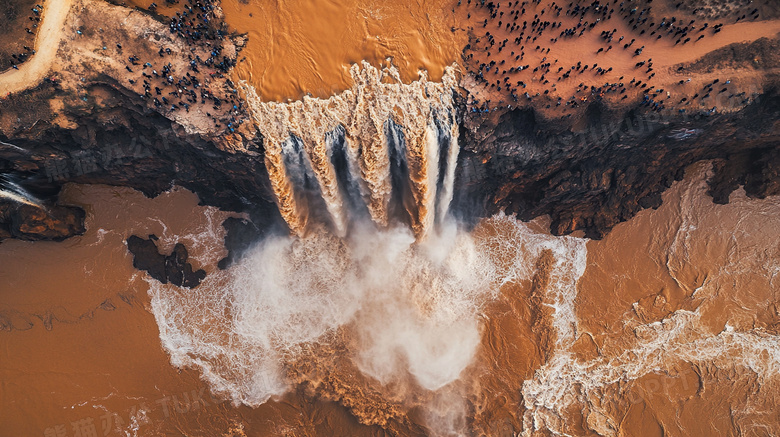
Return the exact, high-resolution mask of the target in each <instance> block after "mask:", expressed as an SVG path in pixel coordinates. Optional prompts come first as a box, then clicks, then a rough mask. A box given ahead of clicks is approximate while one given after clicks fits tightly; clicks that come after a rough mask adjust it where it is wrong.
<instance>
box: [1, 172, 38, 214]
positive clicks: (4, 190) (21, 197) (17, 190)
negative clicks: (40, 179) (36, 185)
mask: <svg viewBox="0 0 780 437" xmlns="http://www.w3.org/2000/svg"><path fill="white" fill-rule="evenodd" d="M0 199H7V200H10V201H11V202H15V203H21V204H24V205H30V206H34V207H36V208H43V206H41V202H40V201H39V200H38V199H36V198H35V196H33V195H32V194H30V193H28V192H27V190H25V189H24V187H22V186H21V185H19V184H17V183H16V182H14V181H12V180H10V179H8V178H7V177H5V176H3V177H0Z"/></svg>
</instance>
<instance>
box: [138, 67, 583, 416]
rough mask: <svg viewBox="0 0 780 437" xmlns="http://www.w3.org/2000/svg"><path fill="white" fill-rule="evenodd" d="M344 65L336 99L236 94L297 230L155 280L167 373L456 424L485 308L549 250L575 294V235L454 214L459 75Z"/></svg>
mask: <svg viewBox="0 0 780 437" xmlns="http://www.w3.org/2000/svg"><path fill="white" fill-rule="evenodd" d="M352 75H353V78H354V80H355V84H354V86H353V88H352V89H351V90H348V91H346V92H344V93H342V94H341V95H338V96H335V97H332V98H330V99H328V100H321V99H315V98H304V99H303V100H302V101H299V102H294V103H287V104H282V103H265V102H261V101H260V99H259V98H258V97H257V96H256V95H255V94H254V92H253V90H252V89H251V87H249V86H246V92H247V94H248V96H249V101H250V103H251V108H252V110H253V115H254V118H255V120H256V122H257V126H258V129H259V130H260V131H261V132H262V134H263V136H264V144H265V149H266V150H265V157H266V158H265V159H266V165H267V167H268V173H269V177H270V182H271V185H272V187H273V190H274V193H275V194H276V198H277V202H278V205H279V209H280V210H281V212H282V216H283V218H284V219H285V221H286V222H287V224H288V226H289V228H290V230H291V233H290V235H281V236H274V237H269V238H267V239H265V240H264V241H263V242H261V243H260V244H259V245H258V246H257V247H256V248H255V249H254V250H253V251H252V252H251V253H250V254H248V255H246V256H245V257H244V258H243V259H242V260H241V261H240V262H239V263H238V264H236V265H234V266H233V267H231V268H229V269H228V270H226V271H222V272H217V273H214V274H211V275H209V276H208V277H207V278H206V280H205V281H204V282H203V283H202V284H201V285H200V286H199V287H198V288H196V289H192V290H187V291H186V292H181V290H180V289H177V288H176V287H174V286H172V285H170V284H160V283H157V282H154V281H150V286H151V291H150V294H151V297H152V309H153V312H154V314H155V317H156V319H157V323H158V326H159V328H160V337H161V339H162V343H163V345H164V347H165V348H166V349H167V351H168V352H169V353H170V355H171V360H172V363H173V364H174V365H176V366H193V367H196V368H198V369H200V370H201V372H202V375H203V378H204V379H205V380H207V381H208V382H209V384H210V387H211V390H212V391H213V392H215V393H216V394H219V395H221V396H223V397H225V398H228V399H230V400H232V401H233V402H234V403H236V404H245V405H250V406H257V405H260V404H262V403H264V402H265V401H267V400H268V399H269V398H270V397H272V396H276V395H281V394H283V393H285V392H286V391H288V390H291V389H293V388H294V387H295V386H296V385H298V384H301V383H304V382H305V383H307V384H310V385H311V386H315V387H317V386H323V385H327V386H328V387H330V391H331V392H332V393H330V394H329V396H331V397H333V398H339V399H342V401H344V399H345V398H348V397H350V396H354V393H352V394H350V393H351V391H354V390H357V391H359V395H357V396H356V397H359V398H360V399H358V400H355V399H352V400H350V401H349V402H347V403H349V404H350V405H351V409H352V411H353V413H355V414H356V415H357V416H358V417H359V418H360V420H361V421H362V422H363V423H377V424H381V423H384V421H386V420H387V418H388V417H391V416H394V415H395V416H397V415H398V414H399V413H400V412H401V411H408V409H409V408H412V407H415V406H421V407H423V408H424V409H428V410H429V412H431V414H432V416H431V417H432V419H431V421H432V422H436V424H435V425H431V426H435V427H440V428H442V429H454V427H455V425H453V424H454V423H456V422H458V421H461V422H462V419H463V417H465V408H464V405H462V396H463V394H464V393H463V391H464V390H465V387H463V386H460V387H456V386H454V385H453V383H455V382H456V381H458V380H459V378H461V376H462V374H463V373H464V370H465V369H467V368H468V366H469V365H470V364H471V363H472V362H473V361H474V359H475V355H476V353H477V350H478V348H479V346H480V342H481V340H482V332H481V330H482V327H481V324H482V317H483V316H484V315H483V311H484V308H485V305H487V304H489V303H490V302H492V301H494V300H495V298H496V297H497V295H498V294H499V290H500V289H501V287H502V286H503V285H505V284H507V283H510V282H513V281H520V280H526V279H529V278H531V277H532V275H533V263H534V260H535V259H536V258H538V257H539V256H540V253H541V252H542V251H545V250H548V251H549V250H552V251H553V252H554V253H555V255H556V256H559V259H558V260H557V263H558V264H559V266H558V268H557V271H558V272H564V273H565V272H569V273H565V274H562V276H561V278H560V280H559V281H557V282H558V283H557V285H556V287H558V288H560V290H561V296H563V295H565V294H567V293H564V292H563V290H564V289H566V290H569V291H568V294H569V295H571V294H572V293H573V290H574V287H575V283H576V279H577V277H579V275H581V274H582V270H583V266H584V259H585V256H584V254H585V244H584V240H580V239H574V238H555V237H550V236H542V235H540V234H536V233H534V232H532V231H531V230H530V229H529V228H528V227H527V226H526V225H523V224H521V223H518V222H516V221H515V220H514V219H513V218H511V217H505V216H500V217H497V218H496V219H495V220H496V223H504V225H507V226H509V227H510V228H512V229H513V231H511V232H510V233H511V235H509V236H507V235H491V234H490V233H484V235H481V236H475V235H474V233H473V232H467V231H465V230H463V229H462V228H461V227H459V226H458V225H457V224H456V223H455V222H454V221H453V220H452V219H451V218H449V216H448V209H449V204H450V202H451V200H452V196H453V184H454V179H455V166H456V161H457V154H458V144H457V133H458V131H457V123H456V120H455V109H454V106H453V96H452V94H453V92H454V84H455V78H454V71H453V70H452V69H449V70H447V72H446V74H445V77H444V80H443V82H441V83H432V82H428V81H427V80H426V77H425V76H424V75H422V76H421V78H420V80H419V81H416V82H413V83H411V84H403V83H401V81H400V79H399V77H398V74H397V72H396V71H395V70H394V69H393V68H388V69H385V70H383V71H380V70H377V69H375V68H373V67H371V66H370V65H367V64H363V66H362V69H359V68H358V66H353V68H352ZM323 211H325V212H327V214H322V212H323ZM561 299H563V298H562V297H561ZM456 385H457V384H456ZM372 393H373V395H372ZM372 399H373V400H372ZM434 404H435V406H434ZM434 410H435V411H434ZM458 411H460V413H457V414H454V413H453V412H458ZM455 416H458V417H455ZM442 417H445V419H442ZM442 421H444V422H446V423H443V422H442ZM458 423H460V422H458Z"/></svg>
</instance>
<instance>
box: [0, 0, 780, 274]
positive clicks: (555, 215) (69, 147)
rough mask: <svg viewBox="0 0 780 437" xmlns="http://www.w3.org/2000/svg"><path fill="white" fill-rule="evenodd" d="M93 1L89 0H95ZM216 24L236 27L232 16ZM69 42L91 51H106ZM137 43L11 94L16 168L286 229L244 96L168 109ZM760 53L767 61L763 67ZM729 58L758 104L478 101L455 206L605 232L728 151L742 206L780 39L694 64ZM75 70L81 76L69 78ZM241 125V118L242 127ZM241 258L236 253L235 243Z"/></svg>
mask: <svg viewBox="0 0 780 437" xmlns="http://www.w3.org/2000/svg"><path fill="white" fill-rule="evenodd" d="M84 2H88V1H87V0H80V1H79V4H83V3H84ZM99 4H100V8H103V9H105V10H104V11H103V13H105V14H113V15H116V16H117V17H119V16H123V15H122V14H124V15H128V14H132V20H119V19H115V20H113V21H112V22H113V23H117V24H116V25H117V26H120V23H127V22H130V23H133V25H132V26H130V27H121V28H119V29H114V32H117V34H120V33H121V34H123V35H124V36H123V38H126V39H127V40H134V39H139V40H145V38H143V35H142V34H143V33H144V32H147V30H146V29H145V28H144V27H143V26H141V25H140V24H144V25H147V24H148V26H149V27H154V28H156V27H161V29H162V30H161V31H162V32H167V31H168V29H167V28H166V27H165V26H164V25H162V24H161V23H159V22H157V21H155V19H154V17H152V16H150V15H146V14H141V13H139V12H135V11H130V10H127V9H125V8H120V7H116V6H111V5H108V4H105V3H102V2H99ZM90 11H91V12H89V13H91V14H94V13H97V12H95V11H94V10H90ZM93 18H94V17H93ZM99 22H102V23H104V26H106V27H108V24H110V23H108V22H106V20H99ZM79 23H81V24H79ZM84 23H86V21H84V22H72V23H71V24H70V25H71V26H76V27H78V26H81V25H83V24H84ZM139 23H140V24H139ZM213 25H214V26H221V24H220V22H219V21H218V20H215V23H214V24H213ZM93 30H94V35H93V36H91V38H97V36H95V35H99V32H98V29H93ZM103 31H104V32H105V31H106V29H105V28H104V29H103ZM133 32H137V33H138V34H137V35H133V34H132V33H133ZM82 33H83V34H88V33H89V32H87V31H86V30H83V31H82ZM166 35H167V34H166ZM87 36H88V37H89V35H87ZM240 40H241V38H240V36H233V37H226V38H225V39H224V40H221V41H220V44H222V45H223V46H225V49H224V51H223V52H224V53H230V54H231V56H237V54H238V51H239V50H240ZM165 44H167V45H168V46H170V47H173V48H174V50H172V53H171V54H170V55H166V56H168V57H167V58H165V60H166V62H170V63H171V64H172V65H177V66H178V67H177V68H178V70H175V73H176V74H177V75H178V76H177V78H179V77H186V76H185V75H186V74H189V73H191V72H190V71H189V70H187V68H188V67H187V65H189V59H188V58H187V56H189V51H188V50H189V48H188V42H187V41H184V40H182V39H181V38H179V37H177V36H175V35H173V36H169V35H167V36H166V37H165ZM228 46H229V47H228ZM155 47H156V46H154V45H153V44H147V45H142V46H138V47H136V49H137V51H138V52H139V53H141V54H138V53H135V55H137V56H138V57H139V58H141V61H143V60H144V57H147V56H148V57H154V56H158V54H157V52H156V48H155ZM185 48H187V49H186V50H185ZM63 50H67V54H68V55H70V56H72V57H78V56H85V54H86V53H89V52H90V51H92V50H94V48H92V47H91V46H89V47H87V46H85V47H84V48H83V50H82V51H79V48H78V46H68V47H67V48H64V49H63ZM126 55H128V53H127V49H126V48H125V49H124V51H122V52H121V53H119V52H117V53H115V54H109V53H105V54H104V53H103V52H102V51H101V56H103V57H104V58H101V60H100V63H101V64H100V65H102V67H101V68H99V69H98V68H93V67H94V66H92V67H90V66H89V65H87V64H78V65H66V66H65V67H62V69H61V71H59V73H60V74H59V75H56V74H55V76H56V77H59V78H60V79H59V80H47V81H45V82H44V83H42V84H41V85H39V86H38V87H36V88H34V89H31V90H28V91H25V92H22V93H19V94H15V95H11V96H8V97H6V98H4V99H3V101H2V106H0V141H3V143H4V144H0V174H6V175H12V176H13V177H15V178H16V179H21V180H24V186H25V188H27V189H28V190H30V191H31V192H32V193H33V194H35V195H36V196H37V197H39V198H42V199H44V200H45V201H48V202H47V204H48V205H52V202H53V200H54V199H55V198H56V193H57V191H58V190H59V188H60V187H61V186H62V185H63V184H65V183H67V182H76V183H102V184H111V185H123V186H130V187H133V188H135V189H138V190H140V191H142V192H144V193H145V194H147V195H149V196H154V195H157V194H159V193H161V192H163V191H165V190H167V189H169V188H170V187H171V186H173V185H174V184H175V185H180V186H183V187H185V188H187V189H190V190H192V191H194V192H195V193H197V194H198V195H199V196H200V199H201V200H202V202H203V203H205V204H209V205H214V206H217V207H219V208H222V209H225V210H232V211H241V212H247V213H249V217H250V218H251V221H252V222H253V223H252V225H251V226H249V227H247V229H249V228H252V229H251V230H252V232H250V234H251V235H253V236H257V235H260V234H262V230H264V229H269V228H272V227H273V226H274V225H279V224H280V223H281V220H280V217H279V214H278V211H277V209H276V206H275V204H274V200H273V195H272V193H271V190H270V187H269V185H268V175H267V172H266V170H265V164H264V159H263V141H262V137H261V136H260V135H259V133H258V132H257V131H256V130H255V129H254V128H253V127H252V126H251V123H234V122H236V121H241V120H248V119H249V117H248V115H247V114H246V112H245V110H244V109H243V108H240V107H238V108H236V107H234V106H233V105H232V104H231V105H222V106H220V107H219V108H218V109H213V108H211V106H209V108H211V109H209V110H208V114H210V115H209V116H208V117H205V118H204V117H203V115H204V114H205V111H206V109H201V110H200V111H201V112H197V111H198V109H197V108H194V107H193V108H190V112H186V111H183V110H181V108H179V109H177V110H170V109H169V108H161V107H159V106H157V105H155V104H154V103H152V101H151V100H150V99H149V96H145V95H144V94H143V93H142V90H139V89H138V86H136V85H137V84H138V83H136V84H134V85H133V86H130V85H129V82H128V76H127V74H126V72H123V70H122V66H123V65H124V63H125V59H124V58H126V57H127V56H126ZM79 59H81V58H79ZM231 59H233V60H235V57H233V58H231ZM755 59H761V62H760V63H758V64H756V63H755V62H754V61H753V60H755ZM141 61H139V62H141ZM230 63H231V62H228V64H230ZM723 65H742V66H745V65H746V67H745V68H751V69H753V70H756V71H760V72H762V74H763V82H762V83H758V84H756V85H757V86H756V89H757V90H758V91H757V92H756V93H755V95H754V96H752V98H751V100H750V103H749V104H747V105H746V106H744V107H739V108H721V110H719V111H716V112H705V113H690V114H688V113H678V112H665V113H657V112H652V111H650V110H648V109H647V108H646V107H643V106H641V105H634V106H628V107H623V108H619V109H618V108H613V107H610V106H609V105H608V104H606V103H604V102H602V101H599V100H595V101H591V102H590V103H589V104H588V106H587V107H584V108H583V112H582V114H581V116H579V117H574V118H570V119H555V120H550V119H545V118H544V117H543V116H541V115H540V114H541V113H540V112H538V111H537V110H536V109H534V107H533V106H528V107H525V108H521V109H515V110H513V111H508V112H507V111H498V112H491V113H489V114H479V113H473V112H469V111H468V110H467V108H466V105H465V100H464V101H463V102H462V104H461V107H460V110H461V113H462V117H461V118H462V132H461V146H462V151H461V156H460V163H459V172H458V179H457V184H458V190H457V191H456V192H457V193H458V197H457V198H456V208H455V209H456V210H457V211H458V212H459V213H460V214H461V216H462V217H464V218H466V219H473V218H475V217H479V216H483V215H485V214H492V213H494V212H496V211H499V210H506V211H507V212H509V213H516V214H517V215H518V216H519V217H520V218H522V219H531V218H533V217H536V216H539V215H544V214H549V215H550V216H551V217H552V231H553V232H554V233H555V234H568V233H571V232H574V231H578V230H579V231H583V232H584V234H585V235H586V236H588V237H591V238H601V237H603V236H604V235H605V234H606V233H607V232H608V231H609V230H610V229H611V228H612V227H614V226H615V225H616V224H617V223H619V222H621V221H624V220H627V219H629V218H631V217H632V216H633V215H634V214H636V213H637V212H638V211H640V210H641V209H643V208H651V207H657V206H659V205H660V203H661V193H662V192H663V191H664V190H665V189H666V188H668V187H669V186H670V185H671V183H672V182H673V181H674V180H675V179H679V178H680V177H681V176H682V173H683V170H684V168H685V167H686V166H688V165H690V164H692V163H694V162H696V161H700V160H716V165H715V169H716V174H715V177H714V178H713V179H712V181H710V184H711V190H710V192H711V194H712V195H713V197H714V200H715V201H716V202H726V201H727V200H728V194H729V193H730V192H732V191H733V190H734V189H736V188H737V187H738V186H740V185H743V186H744V187H745V190H746V192H747V193H748V195H749V196H754V197H764V196H767V195H772V194H780V182H778V181H779V180H780V175H778V170H777V168H778V166H777V164H779V163H780V152H778V150H780V147H779V146H780V121H779V120H780V91H779V90H780V87H779V86H778V85H779V84H780V79H779V78H778V75H777V71H778V68H780V42H779V40H778V39H777V38H774V39H771V38H764V39H762V40H759V41H756V42H754V43H751V44H740V45H734V46H730V47H727V48H725V49H723V50H719V51H717V52H714V53H712V54H710V55H708V56H707V57H705V58H702V59H701V60H699V61H697V62H694V63H692V64H689V65H681V66H679V68H685V69H687V71H689V72H690V73H691V74H695V73H696V72H697V71H703V70H706V69H711V68H720V67H721V66H723ZM133 68H139V67H133ZM55 73H57V72H55ZM68 77H69V78H71V79H73V78H76V80H63V78H68ZM82 78H83V80H82ZM209 88H210V90H211V92H212V93H214V94H216V93H219V95H220V96H222V98H225V99H227V98H228V97H226V96H229V95H231V94H233V90H234V89H235V88H234V86H233V84H232V83H230V81H229V80H228V79H227V78H226V77H224V76H222V77H219V75H217V76H214V77H213V78H211V79H209ZM208 105H211V101H209V103H208ZM208 105H207V106H208ZM231 120H232V121H231ZM228 123H231V124H232V126H234V128H233V129H229V128H228ZM235 126H237V127H235ZM3 211H5V212H4V214H2V215H0V229H3V231H0V239H2V238H4V237H17V238H20V237H21V238H54V239H61V238H65V237H67V236H68V235H75V234H78V233H79V232H83V229H82V228H83V215H81V216H79V215H78V214H77V213H75V212H73V210H71V212H73V214H75V215H73V216H72V217H71V218H70V219H69V220H70V221H68V220H63V222H64V223H68V224H67V225H65V227H60V228H58V229H60V230H58V231H54V230H53V229H54V228H55V227H56V226H54V225H52V226H51V228H52V229H47V230H40V232H22V231H21V229H22V228H21V227H18V226H17V228H13V226H15V225H14V223H20V220H21V219H20V217H21V215H20V214H22V213H25V211H27V210H26V209H25V208H19V207H14V208H10V207H8V206H6V207H4V210H3ZM27 214H28V216H29V212H27ZM79 217H81V219H80V220H81V221H79ZM74 219H76V220H75V221H74ZM41 223H46V222H45V220H44V221H41ZM58 226H59V225H58ZM80 226H81V227H80ZM280 226H283V225H280ZM12 229H17V231H12ZM80 229H81V230H80ZM49 231H52V232H53V233H49ZM241 232H243V231H240V230H239V233H237V234H235V235H239V234H240V233H241ZM36 234H37V235H38V237H32V236H33V235H36ZM252 238H255V237H252ZM232 240H236V241H234V242H233V243H235V244H231V246H238V245H241V244H242V243H241V241H240V240H243V237H236V238H232ZM232 240H231V241H232ZM231 256H232V258H230V259H227V260H225V261H224V263H223V264H224V265H227V264H229V263H230V262H231V261H232V260H233V259H234V257H235V254H234V255H231ZM224 265H223V267H224Z"/></svg>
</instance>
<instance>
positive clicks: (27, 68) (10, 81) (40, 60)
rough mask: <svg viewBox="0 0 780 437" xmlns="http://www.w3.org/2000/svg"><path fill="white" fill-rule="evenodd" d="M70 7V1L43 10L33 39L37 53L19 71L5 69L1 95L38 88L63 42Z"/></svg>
mask: <svg viewBox="0 0 780 437" xmlns="http://www.w3.org/2000/svg"><path fill="white" fill-rule="evenodd" d="M72 5H73V0H57V1H51V2H47V3H46V6H45V9H44V11H43V20H41V27H40V29H39V30H38V36H37V38H36V39H35V50H36V53H35V55H33V57H32V58H30V60H29V61H27V62H25V63H24V64H22V65H20V66H19V69H18V70H14V69H11V70H8V71H6V72H4V73H2V74H0V96H7V95H8V94H10V93H16V92H19V91H23V90H25V89H28V88H31V87H34V86H36V85H38V84H39V83H40V82H41V81H42V80H43V78H44V77H46V75H47V74H48V73H49V71H50V70H51V66H52V64H53V63H54V59H55V57H56V55H57V49H58V47H59V45H60V40H62V36H63V35H62V33H63V31H64V29H63V26H64V25H65V19H66V18H67V16H68V11H70V8H71V6H72Z"/></svg>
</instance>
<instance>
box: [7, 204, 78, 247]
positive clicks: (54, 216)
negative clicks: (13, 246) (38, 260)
mask: <svg viewBox="0 0 780 437" xmlns="http://www.w3.org/2000/svg"><path fill="white" fill-rule="evenodd" d="M84 217H85V213H84V210H83V209H81V208H79V207H75V206H50V207H46V208H38V207H36V206H32V205H24V204H22V205H19V204H0V241H1V240H2V239H3V238H18V239H20V240H30V241H36V240H53V241H62V240H64V239H66V238H68V237H72V236H74V235H81V234H83V233H84V231H85V230H86V229H85V227H84Z"/></svg>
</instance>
